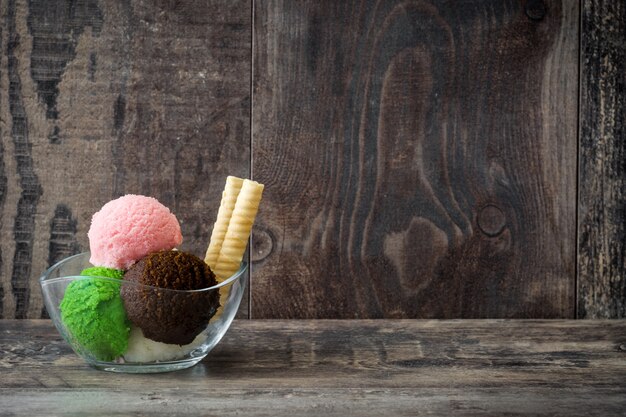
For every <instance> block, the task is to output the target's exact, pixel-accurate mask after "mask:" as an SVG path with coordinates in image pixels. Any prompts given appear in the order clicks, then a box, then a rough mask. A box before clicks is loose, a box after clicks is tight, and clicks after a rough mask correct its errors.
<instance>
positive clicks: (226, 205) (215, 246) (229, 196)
mask: <svg viewBox="0 0 626 417" xmlns="http://www.w3.org/2000/svg"><path fill="white" fill-rule="evenodd" d="M242 185H243V179H242V178H237V177H233V176H229V177H226V185H225V186H224V191H223V192H222V201H221V203H220V208H219V210H218V212H217V219H216V220H215V224H214V225H213V232H212V233H211V240H210V241H209V247H208V248H207V251H206V255H205V257H204V262H206V264H207V265H209V267H210V268H211V270H214V269H215V264H216V262H217V258H218V257H219V254H220V250H221V249H222V242H223V241H224V237H225V236H226V231H227V230H228V224H229V223H230V217H231V215H232V214H233V209H234V208H235V203H236V202H237V196H238V195H239V190H241V186H242Z"/></svg>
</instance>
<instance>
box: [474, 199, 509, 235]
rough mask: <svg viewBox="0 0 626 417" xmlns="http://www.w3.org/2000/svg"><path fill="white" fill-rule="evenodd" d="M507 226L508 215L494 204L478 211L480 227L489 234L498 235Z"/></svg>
mask: <svg viewBox="0 0 626 417" xmlns="http://www.w3.org/2000/svg"><path fill="white" fill-rule="evenodd" d="M504 226H506V217H505V216H504V213H503V212H502V210H500V209H499V208H498V207H496V206H494V205H493V204H489V205H487V206H485V207H483V208H482V209H481V210H480V212H479V213H478V228H479V229H480V231H481V232H483V233H484V234H486V235H487V236H491V237H493V236H498V235H499V234H500V233H502V231H503V230H504Z"/></svg>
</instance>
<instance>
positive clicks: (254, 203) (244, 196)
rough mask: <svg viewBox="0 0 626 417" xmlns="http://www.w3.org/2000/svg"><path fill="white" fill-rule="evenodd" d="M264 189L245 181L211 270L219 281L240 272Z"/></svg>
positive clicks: (261, 185)
mask: <svg viewBox="0 0 626 417" xmlns="http://www.w3.org/2000/svg"><path fill="white" fill-rule="evenodd" d="M263 188H264V185H263V184H259V183H258V182H256V181H250V180H244V181H243V185H242V187H241V190H240V191H239V195H238V196H237V202H236V203H235V208H234V209H233V212H232V215H231V217H230V223H229V224H228V229H227V231H226V235H225V236H224V241H223V242H222V247H221V249H220V254H219V256H218V258H217V262H216V263H215V267H212V268H211V269H212V270H213V272H214V273H215V275H216V276H217V278H218V280H224V279H226V278H228V277H230V276H231V275H233V274H234V273H235V272H237V270H239V266H240V264H241V260H242V259H243V255H244V253H245V251H246V247H247V245H248V238H249V237H250V231H251V230H252V225H253V224H254V219H255V218H256V214H257V211H258V209H259V204H260V202H261V197H262V195H263Z"/></svg>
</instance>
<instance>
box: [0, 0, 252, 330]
mask: <svg viewBox="0 0 626 417" xmlns="http://www.w3.org/2000/svg"><path fill="white" fill-rule="evenodd" d="M250 8H251V4H250V1H249V0H237V1H230V0H228V1H225V0H210V1H200V0H197V1H187V2H173V1H165V0H163V1H156V2H155V1H143V0H132V1H131V0H124V1H109V0H106V1H96V0H85V1H71V0H54V1H39V0H34V1H26V0H3V1H2V2H0V10H1V12H0V15H2V16H3V21H2V25H1V26H2V33H1V34H2V51H3V52H2V65H1V67H0V84H1V87H2V88H0V120H2V123H0V130H1V135H2V142H1V143H2V148H1V149H0V150H1V151H2V158H1V159H2V164H1V165H0V194H1V195H0V237H1V241H0V317H4V318H12V317H19V318H25V317H31V318H36V317H40V316H41V315H42V314H45V313H42V299H41V293H40V290H39V288H38V282H37V277H38V275H39V274H40V273H41V272H42V271H44V270H45V269H46V268H47V266H48V265H50V263H53V262H54V261H56V260H58V259H60V258H62V257H64V256H67V255H68V254H71V253H75V252H78V251H82V250H87V249H88V242H87V236H86V234H87V230H88V228H89V223H90V220H91V215H92V214H93V213H94V212H95V211H96V210H98V209H99V207H100V206H102V204H104V203H105V202H106V201H108V200H110V199H112V198H115V197H118V196H120V195H122V194H125V193H141V194H147V195H151V196H154V197H156V198H158V199H159V200H160V201H161V202H163V203H164V204H165V205H167V206H168V207H170V208H171V209H172V211H173V212H174V213H175V214H176V215H177V217H178V218H179V220H180V223H181V227H182V231H183V236H184V243H183V245H182V247H181V249H183V250H186V251H190V252H192V253H195V254H197V255H199V256H202V255H203V254H204V251H205V250H206V245H207V244H208V239H209V236H210V231H211V226H212V224H213V221H214V218H215V214H216V213H217V208H218V206H219V196H220V192H221V189H222V187H223V182H224V179H225V178H226V176H227V175H238V176H248V175H249V166H250V143H249V141H250V119H249V113H250V87H249V83H250V71H251V69H250V65H251V64H250V61H251V58H250V50H251V43H250V33H251V15H250ZM244 298H245V300H246V303H244V304H243V305H242V311H243V315H244V316H247V309H248V307H247V299H248V297H244Z"/></svg>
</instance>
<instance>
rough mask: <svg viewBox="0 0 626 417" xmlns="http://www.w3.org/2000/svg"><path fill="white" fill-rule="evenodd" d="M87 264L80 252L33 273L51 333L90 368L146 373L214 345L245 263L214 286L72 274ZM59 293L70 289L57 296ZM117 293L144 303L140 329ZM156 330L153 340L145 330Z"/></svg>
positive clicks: (191, 361)
mask: <svg viewBox="0 0 626 417" xmlns="http://www.w3.org/2000/svg"><path fill="white" fill-rule="evenodd" d="M89 267H91V264H90V263H89V252H84V253H80V254H78V255H74V256H70V257H68V258H66V259H64V260H62V261H60V262H58V263H57V264H55V265H53V266H52V267H50V268H49V269H48V270H47V271H46V272H45V273H44V274H43V275H42V276H41V278H40V280H39V281H40V284H41V290H42V292H43V299H44V302H45V305H46V309H47V311H48V314H49V315H50V318H51V319H52V321H53V322H54V324H55V326H56V328H57V329H58V330H59V333H61V336H62V337H63V338H64V339H65V341H66V342H67V343H68V344H69V345H70V346H71V347H72V349H73V350H74V352H76V354H77V355H79V356H80V357H81V358H83V359H84V360H85V362H87V364H89V365H91V366H92V367H94V368H97V369H101V370H105V371H112V372H126V373H154V372H168V371H176V370H179V369H185V368H189V367H191V366H193V365H195V364H196V363H198V362H200V361H201V360H202V359H203V358H204V357H205V356H206V355H207V354H208V353H209V352H210V351H211V349H213V348H214V347H215V346H216V345H217V343H218V342H219V341H220V340H221V339H222V337H223V336H224V334H225V333H226V331H227V330H228V328H229V327H230V325H231V323H232V321H233V318H234V317H235V314H236V313H237V310H238V308H239V304H240V303H241V298H242V296H243V293H244V289H245V286H246V280H247V274H246V270H247V268H248V265H247V263H245V262H242V263H241V266H240V268H239V270H238V271H237V272H236V273H235V274H233V275H232V276H231V277H229V278H228V279H226V280H224V281H222V282H220V283H219V284H217V285H214V286H212V287H209V288H204V289H199V290H187V291H184V290H171V289H164V288H157V287H152V286H149V285H142V284H139V283H135V282H129V281H125V280H123V279H117V278H108V277H93V276H82V275H80V273H81V271H83V270H84V269H85V268H89ZM66 293H72V294H71V295H72V296H71V297H67V298H66V300H65V301H64V297H65V296H66ZM125 293H126V294H128V293H131V294H133V295H134V298H133V300H135V301H137V300H139V301H137V302H141V303H145V305H143V304H140V305H139V307H140V308H145V316H144V321H145V322H148V325H147V326H145V327H144V330H142V328H141V327H138V326H137V325H135V324H134V323H133V322H131V320H130V319H129V318H128V317H126V315H125V310H124V301H123V300H122V297H121V294H125ZM70 298H71V301H72V303H70V302H69V301H70ZM125 300H128V298H126V299H125ZM207 300H213V302H209V303H207V302H206V301H207ZM216 300H219V305H218V303H217V301H216ZM126 303H127V304H126V306H128V301H126ZM133 309H134V310H137V305H134V306H133ZM162 329H165V330H166V331H165V333H166V335H165V336H163V337H165V339H166V340H162V339H161V340H160V341H156V340H154V339H160V337H161V335H158V336H157V337H154V336H152V335H150V332H151V331H152V332H157V333H158V332H160V331H161V330H162ZM167 329H169V331H167ZM146 333H148V334H146ZM168 338H169V339H168ZM172 338H173V339H172Z"/></svg>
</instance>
